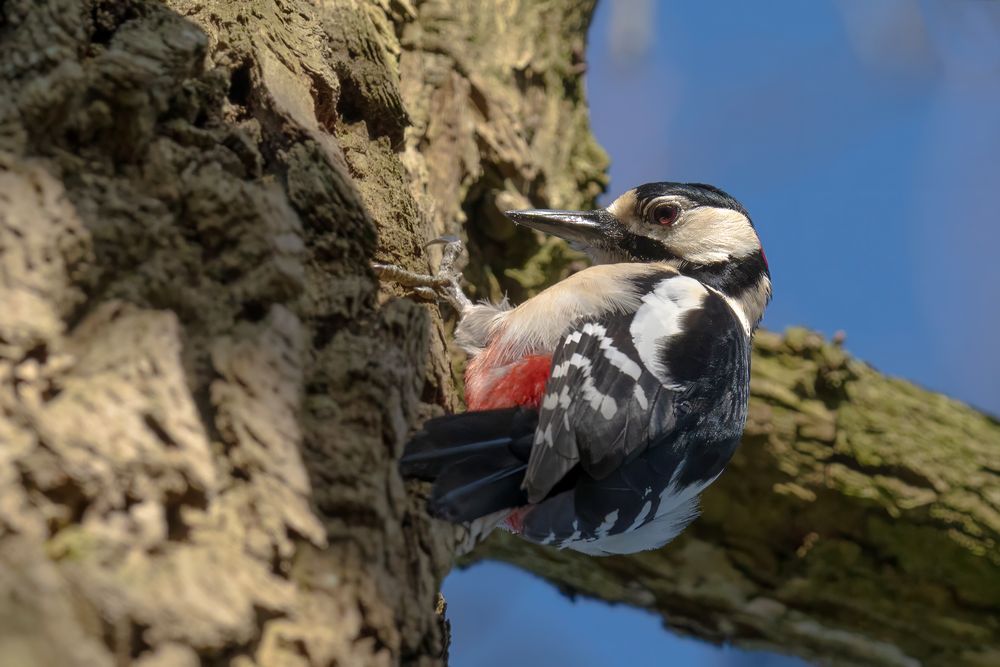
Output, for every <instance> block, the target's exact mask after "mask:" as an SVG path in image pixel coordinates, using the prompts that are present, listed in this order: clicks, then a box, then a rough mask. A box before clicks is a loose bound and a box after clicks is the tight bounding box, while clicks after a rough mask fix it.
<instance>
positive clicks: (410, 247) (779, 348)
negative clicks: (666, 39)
mask: <svg viewBox="0 0 1000 667" xmlns="http://www.w3.org/2000/svg"><path fill="white" fill-rule="evenodd" d="M592 9H593V6H592V2H572V1H571V0H553V1H549V2H544V3H542V2H535V1H534V0H520V1H518V0H492V1H483V0H458V1H455V2H444V1H427V2H412V3H411V2H409V1H408V0H381V1H378V2H361V1H360V0H262V1H260V2H253V3H234V2H223V1H221V0H170V1H168V2H163V3H160V2H154V1H152V0H125V1H112V0H0V82H2V86H3V95H0V308H2V310H0V664H3V665H21V664H26V665H35V664H38V665H41V664H65V665H72V664H81V665H111V664H118V665H121V664H131V663H135V664H142V665H164V666H166V665H196V664H236V665H252V664H260V665H272V664H315V665H325V664H333V663H336V664H375V665H381V664H386V665H388V664H400V663H405V664H439V663H440V662H441V661H442V658H443V657H444V655H443V654H444V652H445V650H446V649H445V647H446V640H447V623H446V621H444V619H443V615H442V613H441V612H442V610H443V605H442V604H441V603H440V601H439V600H438V599H437V598H436V591H437V586H438V584H439V582H440V579H441V578H442V577H443V576H444V574H445V573H446V572H447V570H448V568H449V567H450V563H451V557H452V549H451V547H452V541H453V539H454V532H453V531H452V530H451V529H450V528H449V527H447V526H444V525H441V524H436V523H432V522H430V521H429V520H428V519H427V518H426V517H425V516H424V514H423V512H422V511H421V506H420V502H419V498H416V497H415V494H408V493H407V489H406V488H405V487H404V485H403V483H402V480H401V479H400V478H399V476H398V474H397V472H396V467H395V464H394V461H395V459H396V457H397V456H398V454H399V451H400V448H401V446H402V442H403V440H404V439H405V436H406V434H407V432H408V431H410V430H411V429H412V428H413V427H414V426H415V425H416V424H417V423H418V422H419V421H420V420H421V419H424V418H426V417H427V416H428V415H430V414H432V413H434V412H439V411H441V410H442V409H454V408H456V407H458V403H457V398H456V391H455V387H454V383H453V380H452V371H451V364H450V358H449V353H448V348H447V346H446V340H447V335H446V331H447V330H446V325H445V323H444V322H442V320H441V317H440V315H439V313H438V310H437V309H436V308H432V307H427V306H422V305H419V304H416V303H414V302H413V301H411V300H409V299H401V298H396V297H398V296H402V293H397V294H395V295H393V294H391V289H390V288H385V289H383V290H382V291H381V292H380V291H379V287H378V284H377V282H376V280H375V279H374V276H373V274H372V273H371V271H370V270H369V268H368V265H369V262H370V260H371V259H373V258H376V259H379V260H382V261H392V262H396V263H399V264H402V265H404V266H406V267H407V268H411V269H414V270H420V271H426V270H427V269H428V268H429V266H430V265H431V264H432V263H433V262H432V259H433V258H429V257H428V256H427V254H426V253H425V250H424V248H423V244H424V243H425V242H426V241H427V240H429V239H431V238H433V237H435V236H437V235H439V234H441V233H445V232H458V231H460V230H462V229H463V222H465V221H468V222H469V224H468V225H467V226H466V227H464V229H465V232H466V233H467V234H468V237H469V240H470V246H471V249H472V254H473V260H474V261H473V265H472V267H471V268H470V271H469V276H470V278H471V279H472V281H473V283H474V288H475V291H476V292H477V293H478V294H479V295H490V296H494V297H495V296H498V295H499V294H501V293H502V292H504V291H506V292H508V293H510V295H511V296H512V297H513V298H521V297H523V296H525V295H528V294H530V293H532V292H533V291H535V290H537V289H538V288H539V287H540V286H541V285H543V284H544V283H545V282H546V281H548V280H551V279H553V278H555V277H558V276H560V275H562V274H563V273H564V272H565V271H567V270H569V269H570V268H571V265H572V264H573V262H575V261H576V260H575V259H574V256H573V255H572V254H571V253H569V252H567V251H566V250H565V248H564V247H563V246H562V245H560V244H558V243H554V242H552V241H542V240H540V239H538V238H536V237H535V236H533V235H531V234H526V233H518V234H514V232H513V230H512V229H511V227H510V226H509V225H507V224H506V223H504V222H503V221H502V220H501V218H500V215H499V211H500V210H501V209H503V208H508V207H517V206H523V205H527V204H531V205H534V206H550V207H576V206H582V205H587V204H588V203H590V202H591V201H592V199H593V197H594V196H596V194H597V193H598V192H599V191H600V190H601V188H602V185H603V170H604V167H605V158H604V155H603V153H602V152H601V150H600V149H599V148H598V147H597V146H596V144H595V143H594V141H593V139H592V137H591V136H590V134H589V127H588V122H587V113H586V108H585V104H584V99H583V91H582V83H581V76H580V75H581V74H582V59H583V46H584V35H585V31H586V26H587V23H588V21H589V17H590V12H591V11H592ZM515 267H516V268H515ZM754 373H755V378H754V381H755V399H754V400H755V403H754V407H753V413H752V420H751V425H750V429H749V431H748V438H747V442H746V446H745V447H744V448H743V449H742V450H741V453H740V456H739V458H738V459H737V461H736V463H735V465H734V467H733V469H732V470H731V471H730V472H729V473H727V475H726V476H725V478H724V480H723V481H722V482H720V484H718V485H717V487H716V488H714V489H713V490H712V491H711V493H710V494H709V495H708V497H707V498H706V503H705V509H706V511H705V516H704V518H703V519H702V520H701V521H699V522H698V523H697V524H696V525H695V527H694V530H693V531H692V532H691V533H690V535H688V536H686V537H685V538H683V539H682V541H680V542H678V543H677V544H675V545H673V546H671V547H668V548H667V549H665V550H663V551H662V552H659V553H656V554H646V555H642V556H639V557H636V558H632V559H609V560H584V559H579V558H573V557H571V556H570V555H568V554H565V553H556V552H540V551H535V550H531V549H528V548H526V545H524V544H522V543H514V542H510V541H503V540H498V541H496V542H495V543H494V544H493V545H492V546H491V548H492V549H493V553H494V554H498V555H501V556H502V557H504V558H507V559H510V560H514V561H515V562H521V563H523V564H525V565H526V566H527V567H529V568H530V569H532V570H534V571H536V572H539V573H542V574H544V575H545V576H548V577H550V578H552V579H553V580H555V581H558V582H559V583H560V584H562V585H565V586H567V587H570V588H572V589H574V590H578V591H582V592H585V593H589V594H593V595H598V596H601V597H605V598H607V599H612V600H623V601H627V602H629V603H631V604H639V605H642V606H646V607H650V608H654V609H657V610H659V611H663V612H665V613H666V614H668V618H669V622H670V623H672V624H674V625H677V626H679V627H683V628H685V629H688V630H689V631H691V632H694V633H695V634H698V635H699V636H703V637H706V638H709V639H728V640H732V641H755V642H760V643H764V644H766V645H768V646H770V647H772V648H779V649H782V648H783V649H784V650H788V651H795V652H801V653H805V654H809V653H813V654H817V655H824V656H840V658H841V659H843V660H844V661H853V662H868V663H873V664H909V663H907V660H911V661H924V662H926V663H927V664H941V665H945V664H951V665H956V664H969V665H972V664H996V662H997V661H998V659H1000V656H998V653H997V651H1000V648H998V646H1000V639H998V637H1000V629H998V621H997V612H998V611H1000V592H998V588H997V586H998V585H1000V584H998V582H1000V564H998V556H997V537H998V533H1000V519H998V511H1000V497H998V493H1000V490H998V486H997V481H998V476H1000V470H998V467H997V465H996V463H995V462H994V461H995V459H994V452H995V451H996V449H997V446H998V445H1000V427H998V425H997V424H996V422H994V421H991V420H989V419H988V418H986V417H984V416H982V415H978V414H976V413H974V412H972V411H970V410H968V409H967V408H964V407H963V406H960V405H957V404H955V403H953V402H950V401H948V400H947V399H944V398H941V397H937V396H934V395H931V394H928V393H926V392H922V391H920V390H918V389H915V388H913V387H911V386H910V385H907V384H905V383H902V382H897V381H893V380H887V379H885V378H883V377H881V376H879V375H878V374H877V373H875V372H874V371H871V370H870V369H868V368H866V367H864V366H862V365H861V364H858V363H857V362H851V361H847V360H845V358H844V357H843V355H842V353H840V352H839V350H837V349H835V348H833V347H831V346H829V345H824V344H821V343H820V342H818V341H817V340H815V339H814V338H813V337H811V336H809V335H806V334H803V333H796V334H795V335H793V336H791V337H789V338H788V339H785V340H780V339H777V338H774V337H771V336H767V337H762V339H761V341H760V344H759V346H758V356H757V358H756V360H755V370H754ZM487 553H489V552H487ZM990 651H992V653H990ZM977 661H978V662H977Z"/></svg>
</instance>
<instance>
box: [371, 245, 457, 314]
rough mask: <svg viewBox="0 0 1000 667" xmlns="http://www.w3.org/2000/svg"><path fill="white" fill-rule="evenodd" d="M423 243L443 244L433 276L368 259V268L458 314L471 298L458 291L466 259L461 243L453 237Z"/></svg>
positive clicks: (383, 277)
mask: <svg viewBox="0 0 1000 667" xmlns="http://www.w3.org/2000/svg"><path fill="white" fill-rule="evenodd" d="M427 245H428V246H431V245H444V250H443V251H442V256H441V266H440V267H439V268H438V271H437V273H435V274H434V275H430V276H428V275H424V274H421V273H415V272H413V271H410V270H408V269H404V268H403V267H401V266H396V265H394V264H379V263H377V262H372V268H373V269H375V273H377V274H378V276H379V278H381V279H382V280H386V281H389V282H393V283H396V284H397V285H402V286H403V287H410V288H412V289H413V292H414V294H417V295H418V296H420V297H421V298H424V299H427V300H428V301H440V300H444V301H447V302H448V303H450V304H451V306H452V307H453V308H454V309H455V310H456V311H458V312H459V313H461V312H462V311H464V310H465V309H466V308H468V307H470V306H471V305H472V301H470V300H469V297H467V296H465V292H463V291H462V269H464V268H465V265H466V264H467V263H468V261H469V257H468V254H467V253H466V251H465V244H464V243H462V241H461V240H460V239H459V238H458V237H456V236H442V237H440V238H437V239H434V240H433V241H431V242H430V243H428V244H427Z"/></svg>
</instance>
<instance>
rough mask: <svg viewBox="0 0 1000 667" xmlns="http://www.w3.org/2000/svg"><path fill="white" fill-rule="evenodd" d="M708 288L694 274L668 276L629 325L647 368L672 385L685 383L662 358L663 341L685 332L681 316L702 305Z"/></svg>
mask: <svg viewBox="0 0 1000 667" xmlns="http://www.w3.org/2000/svg"><path fill="white" fill-rule="evenodd" d="M707 295H708V290H707V289H706V288H705V286H704V285H702V284H701V283H700V282H698V281H697V280H695V279H694V278H688V277H686V276H675V277H670V278H666V279H664V280H662V281H660V283H659V284H658V285H657V286H656V289H654V290H653V291H652V292H650V293H649V294H646V295H645V296H644V297H642V305H641V306H639V310H637V311H636V313H635V317H634V318H633V319H632V325H631V326H630V327H629V333H630V334H631V335H632V340H633V341H634V342H635V349H636V351H637V352H638V353H639V359H641V360H642V363H643V364H645V366H646V368H648V369H649V371H650V372H651V373H652V374H653V375H654V376H655V377H656V379H657V380H659V381H660V382H661V383H662V384H663V385H664V386H665V387H667V388H668V389H674V390H679V389H683V386H681V385H679V384H677V383H676V382H674V381H673V380H672V379H671V377H670V369H669V368H665V367H664V365H663V364H662V363H661V362H660V358H659V357H660V355H659V354H658V352H659V346H660V342H661V341H662V340H663V339H665V338H669V337H670V336H673V335H675V334H678V333H681V331H682V327H681V319H682V317H683V316H684V314H685V313H687V312H688V311H690V310H695V309H698V308H701V306H702V304H703V303H704V301H705V297H706V296H707Z"/></svg>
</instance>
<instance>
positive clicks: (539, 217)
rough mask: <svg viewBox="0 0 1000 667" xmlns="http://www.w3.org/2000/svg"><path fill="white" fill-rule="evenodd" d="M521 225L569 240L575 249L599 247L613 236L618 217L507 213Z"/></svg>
mask: <svg viewBox="0 0 1000 667" xmlns="http://www.w3.org/2000/svg"><path fill="white" fill-rule="evenodd" d="M504 215H506V216H507V217H508V218H510V219H511V220H513V221H514V222H515V223H517V224H518V225H523V226H525V227H531V228H532V229H537V230H538V231H540V232H545V233H546V234H554V235H555V236H558V237H560V238H563V239H566V240H567V241H569V242H570V243H571V244H572V245H580V246H584V247H599V246H603V245H605V244H606V243H607V240H608V237H609V236H611V235H612V234H613V228H614V226H615V223H616V222H617V221H616V220H615V217H614V216H613V215H611V214H610V213H608V212H607V211H605V210H603V209H599V210H597V211H550V210H546V209H536V210H529V211H507V212H505V213H504Z"/></svg>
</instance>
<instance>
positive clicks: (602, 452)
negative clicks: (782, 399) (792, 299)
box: [523, 276, 749, 503]
mask: <svg viewBox="0 0 1000 667" xmlns="http://www.w3.org/2000/svg"><path fill="white" fill-rule="evenodd" d="M651 288H652V289H650V290H649V291H648V292H647V293H646V295H645V296H644V297H643V299H642V303H641V304H640V306H639V307H638V309H637V310H635V311H634V312H628V313H609V314H606V315H604V316H602V317H600V318H597V319H594V320H590V321H584V322H580V323H578V324H577V325H576V326H575V327H573V329H572V330H571V331H569V332H568V333H567V335H566V336H565V337H564V338H563V340H562V342H561V343H560V345H559V346H558V348H557V349H556V352H555V354H554V356H553V362H552V373H551V376H550V378H549V381H548V384H547V385H546V391H545V396H544V397H543V399H542V404H541V407H540V411H539V420H538V426H537V429H536V431H535V439H534V442H533V446H532V450H531V456H530V459H529V463H528V469H527V472H526V474H525V479H524V482H523V488H524V489H525V491H526V492H527V494H528V499H529V501H531V502H534V503H537V502H540V501H541V500H542V499H544V498H545V497H546V496H547V495H548V494H549V493H550V491H552V489H553V488H554V487H555V486H556V484H558V483H559V481H560V480H561V479H562V478H563V477H564V476H565V475H566V474H567V473H568V472H569V471H570V470H571V469H573V468H574V467H576V466H579V467H580V468H581V469H582V471H583V472H584V473H585V476H586V478H588V479H590V480H594V481H600V480H602V479H607V478H609V476H611V475H612V473H614V472H615V471H617V470H620V469H622V468H623V464H626V463H627V462H629V461H631V460H634V459H635V458H637V457H639V456H641V455H642V454H643V452H645V451H646V450H647V449H648V448H649V447H650V445H652V444H656V445H658V446H659V445H663V446H668V447H671V448H672V450H676V451H677V454H678V456H677V457H675V458H677V460H678V461H679V457H680V456H681V455H682V452H681V449H683V447H684V446H685V445H686V443H685V442H684V438H683V436H684V435H685V434H696V437H697V438H698V439H699V440H702V441H704V442H715V441H723V440H731V439H732V438H733V437H734V436H735V437H737V438H738V437H739V433H740V431H741V430H742V427H743V422H744V420H745V409H746V386H747V378H748V375H749V351H748V350H749V338H748V336H747V335H746V333H745V331H744V330H743V329H742V326H741V325H740V323H739V320H738V319H737V318H736V316H735V314H734V313H733V311H732V310H731V309H730V308H729V306H728V305H727V304H726V303H725V301H724V300H723V299H722V297H721V296H719V295H718V294H716V293H714V292H712V291H709V290H707V289H706V288H705V287H704V286H702V285H701V284H700V283H698V282H697V281H695V280H693V279H691V278H687V277H684V276H674V277H668V278H664V279H660V280H659V282H658V283H656V284H655V285H653V286H651ZM658 458H663V455H658ZM668 458H669V457H668ZM672 460H673V459H672ZM722 463H723V464H724V463H725V461H723V462H722ZM668 467H674V464H673V463H671V464H670V466H668ZM663 473H665V474H666V475H667V476H668V478H669V476H670V475H672V474H673V470H670V471H667V470H664V471H663ZM716 474H717V473H716ZM668 481H669V479H667V480H664V481H663V483H664V484H666V483H667V482H668ZM578 501H579V499H578Z"/></svg>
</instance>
